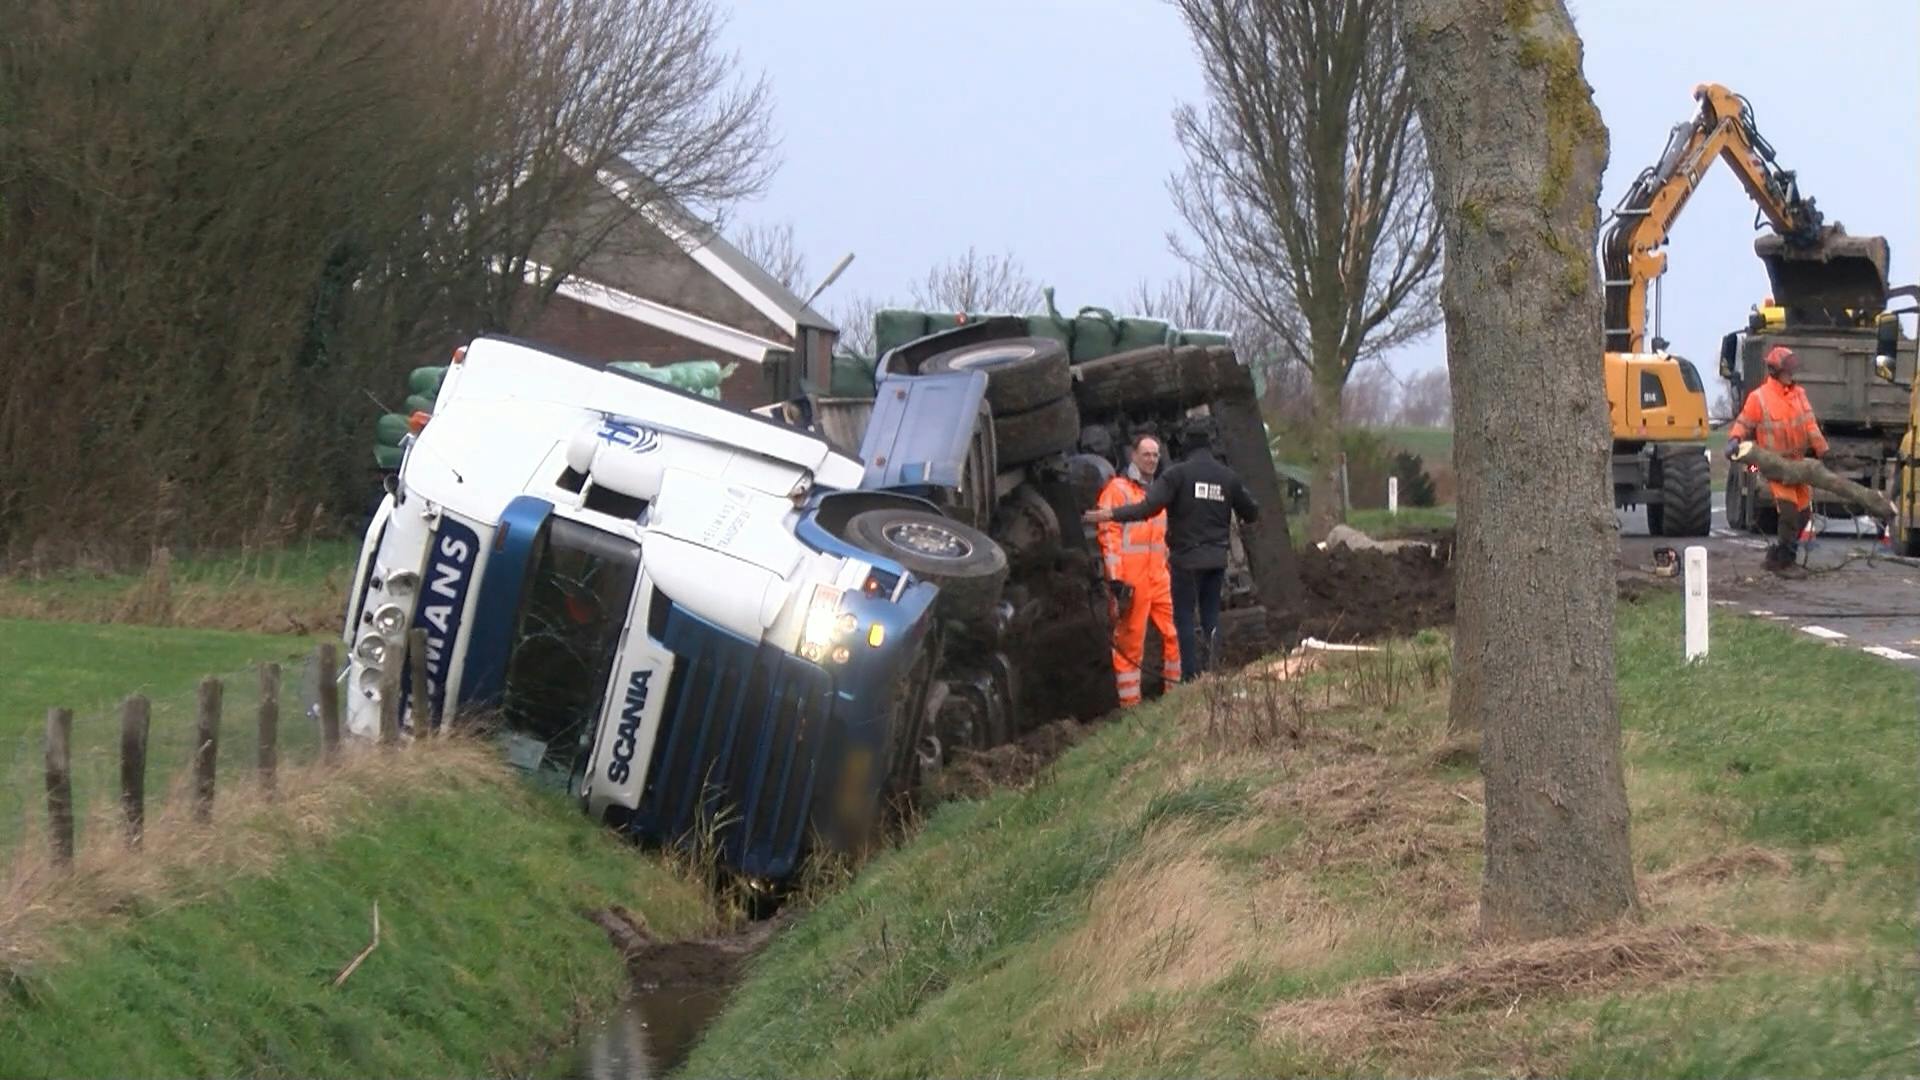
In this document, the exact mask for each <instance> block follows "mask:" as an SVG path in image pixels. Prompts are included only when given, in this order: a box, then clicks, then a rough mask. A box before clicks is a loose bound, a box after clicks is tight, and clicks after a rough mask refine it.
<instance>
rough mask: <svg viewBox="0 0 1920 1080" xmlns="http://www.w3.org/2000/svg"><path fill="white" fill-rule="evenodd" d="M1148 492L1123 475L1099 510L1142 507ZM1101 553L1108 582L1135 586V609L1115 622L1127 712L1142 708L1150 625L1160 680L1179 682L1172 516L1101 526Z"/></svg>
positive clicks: (1118, 679)
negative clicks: (1170, 555) (1170, 563)
mask: <svg viewBox="0 0 1920 1080" xmlns="http://www.w3.org/2000/svg"><path fill="white" fill-rule="evenodd" d="M1146 497H1147V489H1146V488H1145V487H1144V486H1143V485H1142V484H1141V483H1140V482H1139V481H1138V480H1135V479H1134V478H1133V477H1131V476H1128V475H1126V474H1124V473H1123V474H1121V475H1119V476H1116V477H1114V478H1113V479H1112V480H1109V481H1107V486H1106V487H1104V488H1101V489H1100V503H1099V505H1100V508H1101V509H1102V510H1111V509H1113V508H1114V507H1117V506H1126V505H1128V504H1130V503H1137V502H1142V501H1144V500H1145V499H1146ZM1100 551H1101V553H1102V554H1103V555H1105V556H1106V560H1107V577H1108V578H1110V579H1112V580H1115V581H1124V582H1126V583H1127V584H1128V585H1131V586H1133V606H1132V607H1130V608H1128V609H1127V610H1126V611H1125V612H1124V613H1121V612H1116V616H1117V617H1116V618H1115V619H1114V622H1113V684H1114V689H1115V690H1116V691H1117V692H1118V694H1119V697H1120V705H1121V707H1122V708H1126V707H1130V706H1133V705H1138V704H1140V697H1141V683H1140V678H1141V676H1140V658H1141V656H1142V655H1143V654H1144V653H1145V652H1146V647H1147V623H1148V622H1149V621H1151V622H1152V623H1153V625H1154V626H1155V627H1156V628H1157V629H1158V630H1159V631H1160V677H1161V679H1162V680H1163V681H1164V682H1165V683H1167V684H1168V685H1172V684H1173V683H1177V682H1179V681H1180V635H1179V633H1178V632H1177V631H1176V630H1175V628H1174V625H1173V573H1172V571H1170V570H1169V569H1168V568H1167V515H1166V511H1164V510H1163V511H1161V512H1160V513H1158V514H1155V515H1153V516H1152V517H1150V518H1148V519H1147V520H1145V521H1129V522H1119V521H1103V522H1101V523H1100Z"/></svg>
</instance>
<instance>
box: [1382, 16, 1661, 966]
mask: <svg viewBox="0 0 1920 1080" xmlns="http://www.w3.org/2000/svg"><path fill="white" fill-rule="evenodd" d="M1402 17H1403V23H1402V36H1403V38H1404V40H1405V42H1406V48H1407V71H1408V76H1409V80H1410V82H1411V85H1412V87H1413V91H1414V98H1415V101H1416V102H1417V104H1418V108H1419V113H1420V120H1421V128H1422V130H1424V131H1425V133H1426V141H1427V156H1428V159H1429V161H1430V162H1431V164H1432V168H1433V178H1434V197H1435V202H1436V203H1437V205H1438V206H1439V209H1440V216H1441V220H1442V222H1443V223H1444V232H1445V240H1446V255H1447V261H1446V272H1445V275H1444V279H1443V284H1442V287H1441V305H1442V307H1443V309H1444V310H1445V313H1446V333H1447V356H1448V362H1449V367H1450V371H1451V381H1452V388H1453V409H1454V450H1453V453H1454V468H1455V471H1456V473H1457V476H1458V484H1459V490H1458V494H1457V496H1456V500H1457V503H1458V506H1459V522H1460V524H1459V535H1458V541H1457V545H1456V547H1455V549H1454V575H1455V582H1456V585H1455V588H1456V590H1457V595H1456V601H1455V630H1454V645H1453V670H1454V680H1453V691H1452V694H1453V697H1452V701H1451V703H1450V709H1451V716H1452V720H1453V724H1454V726H1455V728H1456V729H1462V730H1468V731H1478V732H1479V733H1480V767H1481V772H1482V775H1483V777H1484V783H1485V790H1486V808H1487V809H1486V862H1485V869H1484V872H1483V877H1482V884H1481V895H1480V931H1481V933H1482V935H1483V936H1485V937H1488V938H1496V939H1527V938H1537V937H1545V936H1549V935H1555V934H1566V933H1573V932H1577V931H1580V930H1584V929H1588V928H1591V927H1595V926H1598V925H1601V924H1604V923H1606V922H1608V921H1610V920H1613V919H1617V918H1619V917H1621V916H1623V915H1627V914H1629V913H1631V912H1632V911H1633V910H1634V908H1635V903H1636V901H1635V897H1636V892H1635V887H1634V880H1633V863H1632V859H1631V855H1630V850H1629V844H1628V809H1627V794H1626V784H1625V778H1624V774H1623V772H1622V768H1621V761H1620V717H1619V711H1618V705H1617V703H1616V699H1615V689H1614V671H1613V650H1614V634H1613V609H1614V601H1615V596H1614V590H1615V584H1614V571H1613V562H1614V548H1615V534H1614V520H1613V512H1612V501H1611V491H1610V490H1609V486H1608V484H1609V479H1608V463H1609V459H1610V457H1609V456H1610V453H1611V441H1610V433H1609V428H1608V422H1607V397H1606V391H1605V386H1604V385H1603V381H1602V366H1603V365H1602V357H1601V341H1602V337H1601V334H1600V309H1601V303H1600V288H1599V280H1598V276H1597V273H1596V268H1595V263H1594V258H1593V254H1592V253H1593V251H1594V247H1595V244H1596V241H1597V239H1598V237H1597V234H1596V228H1597V222H1598V199H1599V194H1600V175H1601V172H1602V170H1603V169H1604V168H1605V167H1606V162H1607V130H1606V126H1605V125H1604V124H1603V123H1601V120H1600V114H1599V111H1598V110H1597V109H1596V108H1595V107H1594V104H1593V92H1592V89H1591V87H1589V86H1588V84H1587V81H1586V77H1585V76H1584V74H1583V73H1582V70H1581V47H1580V38H1579V36H1578V35H1577V34H1576V33H1575V31H1574V26H1573V20H1572V18H1571V17H1570V16H1569V15H1568V14H1567V11H1566V8H1565V7H1564V5H1563V4H1562V3H1561V0H1402Z"/></svg>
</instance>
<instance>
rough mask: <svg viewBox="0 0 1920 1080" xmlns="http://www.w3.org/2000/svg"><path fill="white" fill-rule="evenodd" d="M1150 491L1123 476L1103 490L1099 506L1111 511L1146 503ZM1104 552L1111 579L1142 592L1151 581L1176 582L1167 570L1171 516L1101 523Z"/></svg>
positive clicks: (1160, 514) (1122, 474) (1102, 549)
mask: <svg viewBox="0 0 1920 1080" xmlns="http://www.w3.org/2000/svg"><path fill="white" fill-rule="evenodd" d="M1146 498H1147V489H1146V487H1145V486H1143V485H1142V484H1141V483H1140V482H1139V481H1137V480H1135V479H1133V478H1132V477H1131V476H1128V475H1127V474H1126V473H1120V474H1118V475H1116V476H1115V477H1114V478H1113V479H1111V480H1109V481H1107V486H1106V487H1103V488H1101V489H1100V501H1099V503H1098V506H1099V507H1100V509H1102V510H1111V509H1113V508H1114V507H1117V506H1127V505H1130V504H1132V503H1137V502H1145V501H1146ZM1100 552H1101V554H1103V555H1105V556H1106V558H1107V577H1109V578H1111V579H1112V580H1114V581H1125V582H1128V583H1130V584H1132V585H1133V587H1134V588H1135V589H1138V588H1140V587H1141V586H1142V585H1143V584H1145V583H1147V582H1149V581H1167V582H1171V581H1172V580H1173V577H1172V574H1171V573H1170V572H1169V571H1168V570H1167V514H1166V511H1164V510H1163V511H1161V512H1160V513H1158V514H1155V515H1153V516H1152V517H1150V518H1148V519H1147V520H1145V521H1129V522H1119V521H1103V522H1101V523H1100Z"/></svg>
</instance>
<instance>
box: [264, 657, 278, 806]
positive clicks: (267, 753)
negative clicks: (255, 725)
mask: <svg viewBox="0 0 1920 1080" xmlns="http://www.w3.org/2000/svg"><path fill="white" fill-rule="evenodd" d="M279 766H280V665H279V664H261V665H260V786H261V788H262V789H264V790H265V791H266V793H267V794H269V795H271V794H273V792H274V789H275V779H276V778H275V775H274V773H275V771H276V770H277V769H278V768H279Z"/></svg>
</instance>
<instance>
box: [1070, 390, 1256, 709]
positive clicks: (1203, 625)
mask: <svg viewBox="0 0 1920 1080" xmlns="http://www.w3.org/2000/svg"><path fill="white" fill-rule="evenodd" d="M1180 443H1181V449H1182V451H1183V452H1184V456H1182V457H1181V459H1180V461H1179V462H1178V463H1177V464H1175V465H1174V466H1173V467H1171V468H1168V469H1162V470H1161V472H1160V475H1159V476H1158V477H1156V478H1155V479H1154V481H1153V486H1152V487H1150V488H1148V489H1147V497H1146V499H1145V500H1144V501H1142V502H1137V503H1132V504H1130V505H1127V506H1121V507H1116V508H1114V509H1111V510H1100V509H1095V510H1089V511H1087V512H1086V513H1085V514H1083V515H1082V517H1083V518H1084V519H1085V520H1087V521H1092V522H1100V521H1123V522H1124V521H1143V520H1145V519H1147V518H1149V517H1152V516H1153V515H1155V514H1157V513H1159V512H1160V511H1162V510H1165V511H1166V512H1167V547H1168V551H1169V554H1168V558H1167V562H1168V566H1169V568H1170V569H1171V570H1172V572H1173V626H1174V632H1175V634H1177V635H1178V636H1179V638H1180V660H1181V666H1182V669H1183V671H1184V675H1183V677H1182V679H1181V681H1182V682H1187V681H1190V680H1192V679H1194V678H1196V677H1197V676H1199V675H1200V674H1201V673H1202V672H1204V671H1206V670H1207V667H1208V666H1209V664H1210V662H1211V661H1212V659H1213V657H1212V656H1211V655H1210V654H1211V652H1212V646H1213V644H1214V634H1215V632H1216V631H1217V630H1218V629H1219V626H1220V587H1221V585H1222V584H1223V583H1224V582H1225V580H1226V575H1227V545H1228V542H1229V536H1230V535H1231V533H1230V529H1231V526H1232V524H1233V519H1234V518H1235V517H1236V516H1237V517H1239V519H1240V520H1241V521H1243V522H1253V521H1257V520H1259V517H1260V508H1259V506H1257V505H1256V504H1255V503H1254V501H1253V496H1251V495H1249V494H1247V486H1246V485H1245V484H1243V483H1241V482H1240V477H1239V476H1238V475H1237V474H1235V473H1234V471H1233V470H1232V469H1230V468H1228V467H1227V466H1226V465H1225V464H1223V463H1222V462H1221V461H1220V459H1218V458H1216V457H1214V456H1213V450H1212V446H1211V444H1212V430H1211V428H1210V427H1209V426H1208V425H1207V423H1206V422H1205V421H1201V420H1195V421H1191V422H1189V423H1188V425H1187V427H1186V430H1184V431H1182V432H1181V438H1180ZM1196 608H1197V609H1198V613H1199V631H1200V633H1199V637H1200V639H1202V640H1204V641H1205V643H1206V649H1205V650H1204V651H1203V650H1202V649H1201V648H1199V645H1200V641H1199V640H1196V637H1195V633H1194V630H1195V620H1194V614H1195V609H1196Z"/></svg>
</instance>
